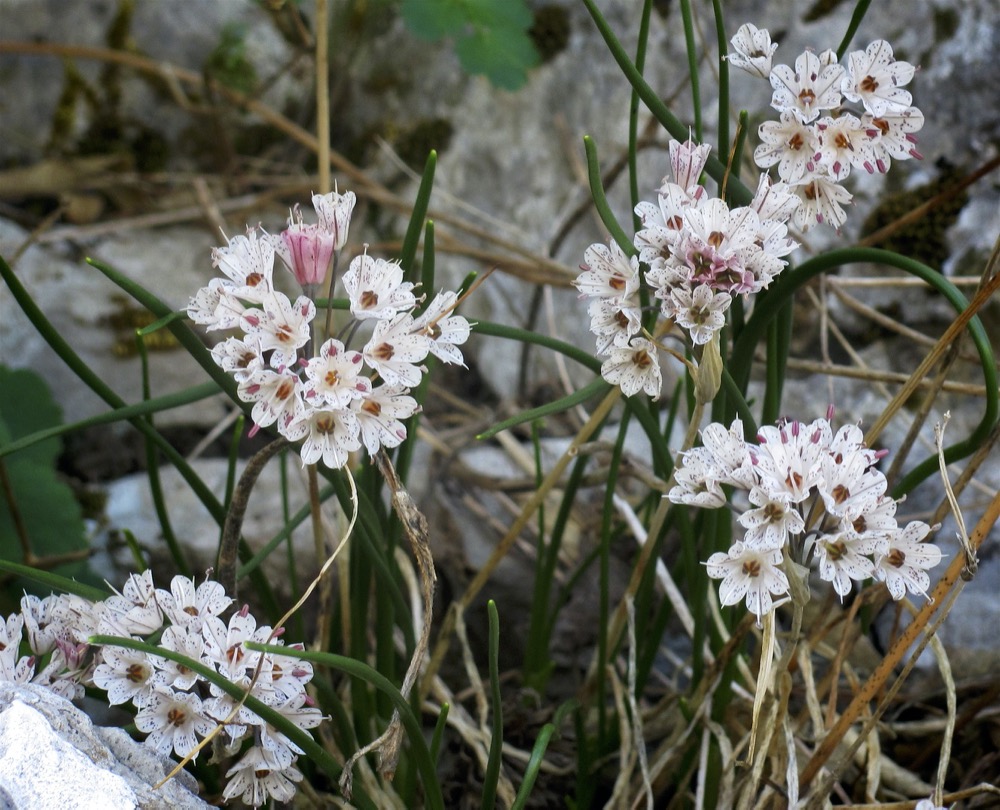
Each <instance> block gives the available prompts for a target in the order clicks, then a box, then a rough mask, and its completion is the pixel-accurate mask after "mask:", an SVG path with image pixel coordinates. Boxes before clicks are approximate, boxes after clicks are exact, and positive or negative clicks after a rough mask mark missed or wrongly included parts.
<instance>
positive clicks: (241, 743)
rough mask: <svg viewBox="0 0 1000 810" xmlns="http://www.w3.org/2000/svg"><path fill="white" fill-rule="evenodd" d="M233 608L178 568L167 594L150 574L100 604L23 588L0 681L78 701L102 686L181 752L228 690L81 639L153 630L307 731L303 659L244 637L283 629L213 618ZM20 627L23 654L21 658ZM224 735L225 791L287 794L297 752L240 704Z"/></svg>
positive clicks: (2, 638)
mask: <svg viewBox="0 0 1000 810" xmlns="http://www.w3.org/2000/svg"><path fill="white" fill-rule="evenodd" d="M231 604H232V599H230V598H229V597H228V596H226V594H225V591H224V589H223V587H222V586H221V585H220V584H219V583H217V582H211V581H206V582H203V583H202V584H201V585H198V586H197V587H195V584H194V582H192V581H191V580H189V579H187V578H185V577H182V576H178V577H174V579H173V581H172V582H171V584H170V590H169V591H166V590H162V589H158V588H154V586H153V579H152V574H151V573H150V572H149V571H146V572H144V573H142V574H133V575H132V576H131V577H129V580H128V582H126V584H125V587H124V588H123V589H122V592H121V593H120V594H115V595H113V596H110V597H109V598H107V599H105V600H103V601H100V602H90V601H88V600H86V599H83V598H81V597H79V596H73V595H67V594H60V595H53V596H49V597H46V598H45V599H39V598H38V597H37V596H25V597H24V598H22V600H21V612H20V613H19V614H18V613H16V614H13V615H11V616H9V617H8V618H7V621H6V622H3V621H0V681H13V682H18V683H26V682H29V681H30V682H33V683H37V684H41V685H44V686H47V687H49V688H50V689H52V690H53V691H55V692H56V693H58V694H60V695H62V696H64V697H66V698H68V699H75V698H79V697H82V696H83V693H84V687H85V686H96V687H97V688H99V689H103V690H104V691H105V692H107V695H108V702H109V703H110V704H111V705H118V704H123V703H129V702H130V703H132V705H133V706H135V707H136V709H137V710H138V711H137V713H136V715H135V726H136V728H137V729H139V731H142V732H144V733H146V734H147V735H148V736H147V737H146V744H147V745H149V746H151V747H152V748H155V749H156V750H157V751H159V752H160V753H161V754H165V755H169V754H170V753H171V752H173V753H174V754H176V755H177V756H178V757H186V756H188V755H189V754H191V753H192V752H193V751H194V749H195V748H196V746H197V745H198V741H199V738H204V737H205V736H207V735H208V734H210V733H211V732H212V731H213V730H214V729H215V728H216V727H217V726H219V725H220V724H222V723H223V722H224V721H225V720H226V719H227V718H228V717H229V716H230V714H232V712H233V709H234V707H235V706H236V702H235V701H234V700H233V698H232V697H230V696H229V695H228V694H226V693H225V692H223V691H222V690H221V689H219V688H218V687H217V686H216V685H215V684H212V683H210V682H208V681H207V680H205V679H204V678H202V677H201V676H200V675H198V674H197V673H195V672H193V671H192V670H190V669H188V668H187V667H184V666H182V665H180V664H177V663H175V662H173V661H170V660H168V659H167V658H163V657H161V656H156V655H147V654H146V653H144V652H140V651H136V650H131V649H126V648H123V647H102V648H95V647H92V646H91V645H90V643H89V639H90V637H91V636H93V635H95V634H99V635H111V636H119V637H126V638H139V639H146V638H149V637H151V636H154V635H159V641H158V646H159V647H160V648H162V649H164V650H171V651H173V652H176V653H180V654H182V655H184V656H186V657H188V658H190V659H192V660H194V661H198V662H199V663H201V664H204V665H205V666H207V667H210V668H211V669H212V670H214V671H215V672H218V673H219V674H220V675H222V676H223V677H225V678H226V679H227V680H229V681H231V682H233V683H235V684H237V685H238V686H240V687H242V688H243V689H249V693H250V695H252V696H253V697H255V698H257V699H259V700H261V701H262V702H264V703H265V704H267V705H268V706H270V707H271V708H273V709H274V710H275V711H277V712H280V713H281V714H282V715H283V716H285V717H287V718H288V719H289V720H291V721H292V722H293V723H294V724H295V725H297V726H298V727H299V728H302V729H309V728H315V727H316V726H317V725H319V723H320V721H321V720H323V715H322V713H321V712H320V710H319V709H316V708H313V707H311V706H310V703H311V699H310V698H309V696H308V695H307V694H306V691H305V686H306V684H307V683H308V682H309V681H310V680H311V679H312V675H313V670H312V665H311V664H309V663H307V662H305V661H301V660H299V659H298V658H296V657H295V656H294V655H291V656H283V655H270V654H266V653H258V652H254V651H252V650H249V649H246V647H244V642H246V641H255V642H261V643H265V642H266V643H271V644H281V642H280V641H279V640H271V641H269V639H272V636H278V635H280V632H281V631H280V629H279V630H278V631H277V632H272V630H271V628H270V627H267V626H261V627H258V626H257V622H256V620H255V619H254V617H253V616H251V615H250V614H249V611H248V608H246V607H244V608H243V609H242V610H240V611H239V612H237V613H234V614H233V615H232V616H231V617H230V618H229V620H228V621H223V620H222V618H220V615H221V614H222V613H223V612H224V611H225V610H226V609H227V608H228V607H229V606H230V605H231ZM164 625H166V626H164ZM23 631H26V636H27V638H26V639H25V640H26V642H27V646H28V648H29V649H30V652H31V654H30V655H23V656H22V655H20V648H21V644H22V632H23ZM288 649H289V650H290V651H294V650H301V649H303V647H302V645H300V644H296V645H291V646H290V647H289V648H288ZM258 670H259V673H258ZM255 673H258V674H257V676H256V678H254V675H255ZM224 735H225V741H226V746H225V747H226V753H227V754H228V755H239V756H240V759H239V760H238V761H237V762H236V764H235V765H233V766H232V767H231V768H230V769H229V771H228V772H227V774H226V775H227V776H228V777H230V781H229V783H228V785H227V786H226V788H225V791H224V793H223V798H225V799H227V800H228V799H233V798H235V797H237V796H241V797H242V799H243V801H244V802H246V803H247V804H251V805H253V806H255V807H256V806H260V805H262V804H264V802H266V801H267V800H268V798H273V799H274V800H276V801H282V802H285V801H290V800H291V799H292V797H293V796H294V794H295V785H294V783H295V782H298V781H300V780H301V779H302V774H301V772H300V771H299V770H298V769H297V768H295V767H294V765H295V761H296V759H297V758H298V756H299V755H300V754H301V753H302V751H301V750H300V749H299V748H298V746H296V745H295V744H294V743H293V742H292V741H291V740H289V739H288V738H287V737H285V736H284V735H283V734H281V733H280V732H279V731H277V729H275V728H274V727H272V726H270V725H268V724H267V723H265V722H264V721H263V720H262V719H261V718H260V717H258V716H257V715H256V714H254V713H253V712H251V711H249V710H248V709H246V708H242V707H241V708H240V709H239V710H238V711H237V712H236V714H235V716H234V717H233V718H232V719H231V720H230V721H229V722H228V723H226V724H225V727H224Z"/></svg>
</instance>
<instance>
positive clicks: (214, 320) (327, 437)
mask: <svg viewBox="0 0 1000 810" xmlns="http://www.w3.org/2000/svg"><path fill="white" fill-rule="evenodd" d="M354 202H355V198H354V195H353V194H352V193H350V192H348V193H347V194H337V193H335V192H334V193H331V194H326V195H319V194H317V195H314V196H313V206H314V207H315V209H316V214H317V219H318V222H317V224H305V223H304V222H303V221H302V216H301V214H299V213H298V212H297V211H296V216H295V217H294V218H289V223H288V228H287V229H286V230H285V231H283V232H282V233H280V234H278V235H272V234H267V233H264V232H263V231H260V232H259V233H258V229H256V228H251V229H249V230H248V231H247V234H246V236H236V237H234V238H233V239H230V240H229V243H228V245H226V246H225V247H221V248H216V249H215V250H214V251H213V254H212V258H213V264H214V266H215V267H217V268H219V269H220V270H221V271H222V272H223V273H224V274H225V276H226V278H215V279H213V280H212V281H211V282H209V284H208V286H206V287H203V288H202V289H200V290H199V291H198V293H197V294H196V295H195V296H194V298H192V299H191V303H190V305H189V306H188V310H187V312H188V316H189V317H190V318H191V319H192V320H193V321H194V322H195V323H198V324H201V325H203V326H205V327H206V328H207V329H208V330H220V331H229V330H238V331H239V333H240V334H239V336H231V337H228V338H226V339H225V340H223V341H222V342H221V343H219V344H217V345H216V346H215V348H214V349H212V356H213V358H214V359H215V361H216V363H218V364H219V366H220V367H221V368H223V369H224V370H225V371H227V372H229V373H230V374H232V375H233V377H234V379H235V380H236V382H237V383H238V388H237V394H238V396H239V397H240V399H241V400H243V401H244V402H252V403H254V404H253V410H252V414H251V416H252V418H253V421H254V427H253V429H252V430H253V431H254V432H256V431H257V430H258V429H260V428H261V427H268V426H270V425H274V426H275V429H276V430H277V431H278V432H279V433H280V434H281V435H282V436H284V437H285V438H287V439H288V440H289V441H292V442H297V441H302V447H301V451H300V452H301V455H302V463H303V464H314V463H316V462H318V461H319V460H320V459H322V461H323V463H324V464H325V465H326V466H328V467H331V468H337V467H342V466H344V465H345V464H346V463H347V460H348V456H349V454H350V453H351V452H353V451H355V450H359V449H360V448H361V445H362V444H363V445H364V446H365V449H366V450H367V451H368V453H369V454H371V455H374V454H375V453H377V452H378V450H379V448H380V447H396V446H398V445H399V444H400V442H402V441H403V439H405V438H406V428H405V427H404V425H403V422H402V420H404V419H406V418H408V417H410V416H412V415H413V414H415V413H416V412H417V411H418V409H419V408H418V405H417V402H416V400H415V399H414V398H413V397H411V396H410V395H409V393H410V389H412V388H415V387H416V386H417V385H419V384H420V380H421V378H422V376H423V374H424V372H425V371H426V368H425V367H424V366H422V365H421V364H422V363H423V362H424V361H425V360H426V359H427V357H428V355H434V356H435V357H437V358H439V359H440V360H443V361H444V362H446V363H455V364H459V365H462V364H463V358H462V353H461V351H460V350H459V348H458V346H459V345H460V344H462V343H464V342H465V341H466V340H467V339H468V337H469V333H470V325H469V322H468V321H467V320H466V319H465V318H463V317H462V316H460V315H455V314H454V313H453V311H454V309H455V307H456V306H457V305H458V296H457V294H456V293H454V292H441V293H438V295H437V296H435V297H434V298H433V299H432V300H431V301H430V302H425V299H424V296H419V297H418V296H417V295H416V294H415V292H414V289H415V285H414V284H412V283H411V282H407V281H404V280H403V270H402V268H401V267H400V266H399V264H398V263H394V262H388V261H385V260H384V259H379V258H373V257H371V256H369V255H368V254H367V251H366V252H365V253H363V254H362V255H360V256H357V257H355V258H354V259H353V260H352V261H351V264H350V267H349V269H348V270H347V272H346V273H345V274H344V276H343V278H342V279H340V281H341V283H342V285H343V289H344V292H345V293H346V295H347V297H348V299H349V301H350V312H351V315H352V321H351V323H349V324H345V325H344V327H343V331H342V332H341V335H342V336H343V335H349V336H351V337H352V338H353V337H355V336H356V335H357V334H359V333H361V334H366V335H367V342H366V343H365V344H364V345H363V346H362V347H361V349H360V350H354V349H351V348H349V347H348V346H347V345H345V343H344V342H342V341H341V340H339V339H338V338H336V337H333V336H332V335H325V336H323V339H322V341H320V339H316V340H314V339H313V330H314V327H315V326H316V325H315V324H314V323H313V320H314V318H315V317H316V305H315V303H314V302H313V300H312V296H313V295H314V294H315V292H316V289H317V286H318V285H319V284H320V283H321V282H322V280H323V278H324V277H325V276H326V274H327V271H328V270H329V267H330V265H331V262H332V263H333V266H334V268H336V257H337V252H338V251H339V250H340V249H341V248H342V247H343V245H344V242H345V241H346V239H347V234H348V229H349V227H350V218H351V213H352V211H353V208H354ZM275 256H277V257H279V258H280V259H281V261H282V263H283V264H284V266H285V267H286V268H288V269H289V270H290V271H291V272H292V273H293V274H294V276H295V278H296V280H297V281H298V282H299V283H300V284H301V285H302V287H303V290H304V292H305V293H306V294H304V295H300V296H299V297H298V298H297V299H296V300H295V301H294V302H293V301H291V300H290V299H289V298H288V296H286V295H285V294H284V293H282V292H280V291H279V290H277V289H275V286H274V283H273V269H274V259H275ZM331 289H332V286H331ZM424 304H426V306H423V305H424ZM421 306H423V309H422V310H421V309H420V307H421ZM364 324H370V325H373V326H372V327H371V329H370V331H367V332H364V331H361V330H359V327H361V326H362V325H364ZM317 344H318V349H317V350H316V351H315V352H313V351H312V349H313V347H314V346H316V345H317Z"/></svg>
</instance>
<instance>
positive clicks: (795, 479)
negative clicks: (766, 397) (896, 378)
mask: <svg viewBox="0 0 1000 810" xmlns="http://www.w3.org/2000/svg"><path fill="white" fill-rule="evenodd" d="M831 416H832V414H829V415H828V416H827V417H826V418H821V419H816V420H815V421H814V422H812V423H811V424H808V425H807V424H804V423H802V422H782V423H780V424H779V425H778V426H776V427H774V426H768V427H762V428H761V429H760V432H759V433H758V434H757V443H756V444H754V443H752V442H747V441H745V440H744V437H743V425H742V423H741V422H740V421H739V420H736V421H735V422H733V424H732V426H731V427H730V428H729V429H728V430H727V429H726V427H725V426H724V425H721V424H718V423H713V424H710V425H708V426H707V427H706V428H705V429H704V430H703V431H702V432H701V437H702V446H701V447H697V448H694V449H692V450H689V451H688V452H687V453H685V454H684V463H683V466H681V467H680V468H679V469H678V470H677V473H676V482H677V483H676V486H675V487H674V488H673V489H671V490H670V492H669V494H668V497H669V498H670V500H671V501H673V502H674V503H684V504H689V505H692V506H701V507H709V508H716V507H720V506H724V505H726V502H727V499H726V495H725V493H724V491H723V489H722V487H723V486H731V487H734V488H735V489H737V490H744V491H746V492H747V493H748V495H747V500H748V503H746V504H745V505H744V508H743V509H742V512H741V514H740V515H739V517H738V521H739V524H740V525H741V526H742V527H743V529H744V533H743V537H742V539H740V540H739V541H737V542H735V543H734V544H733V545H732V547H731V548H730V549H729V551H728V552H719V553H716V554H713V555H712V556H711V557H709V559H708V574H709V576H711V577H713V578H715V579H721V580H722V584H721V585H720V586H719V599H720V600H721V602H722V604H723V605H733V604H736V603H737V602H739V601H740V600H742V599H744V598H745V599H746V605H747V608H748V609H749V610H750V611H752V612H753V613H755V614H756V615H757V618H758V623H759V622H760V618H761V617H762V616H764V615H765V614H767V613H770V612H771V610H772V609H773V608H774V606H775V598H776V597H777V598H779V599H780V598H781V597H784V596H786V595H788V593H789V581H788V576H787V571H788V566H787V564H788V563H789V562H798V563H801V564H808V563H809V562H810V561H811V560H812V559H813V558H815V559H816V560H817V561H818V568H819V575H820V577H821V578H822V579H823V580H825V581H827V582H830V583H832V585H833V588H834V590H835V591H836V592H837V593H838V594H839V595H840V597H841V599H843V597H844V596H846V595H847V594H848V593H850V591H851V587H852V582H853V581H855V580H857V581H862V580H866V579H870V578H874V579H877V580H880V581H882V582H884V583H885V584H886V586H887V587H888V589H889V593H891V594H892V597H893V599H902V598H903V596H904V595H905V594H906V591H907V590H909V591H911V592H913V593H920V594H923V595H924V596H926V595H927V589H928V588H929V586H930V578H929V577H928V575H927V571H926V569H928V568H931V567H933V566H935V565H937V564H938V562H940V560H941V551H940V549H939V548H938V547H937V546H935V545H933V544H931V543H925V542H922V541H923V540H924V538H926V537H927V535H928V534H929V533H930V532H931V531H932V527H930V526H928V525H927V524H926V523H922V522H920V521H912V522H910V523H908V524H907V525H906V526H905V527H900V526H899V525H897V523H896V517H895V515H896V505H897V502H896V501H895V500H893V499H892V498H891V497H889V496H887V495H886V479H885V476H884V475H883V474H882V473H881V472H880V471H879V470H878V469H876V467H875V465H876V463H877V462H878V460H879V459H880V458H882V457H883V456H884V455H885V453H884V452H883V451H874V450H871V449H869V448H867V447H866V446H865V444H864V441H863V436H862V433H861V430H860V428H858V426H857V425H845V426H843V427H841V428H840V429H839V430H838V431H837V432H836V433H834V432H833V428H832V427H831V425H830V417H831Z"/></svg>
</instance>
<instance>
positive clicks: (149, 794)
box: [0, 683, 209, 810]
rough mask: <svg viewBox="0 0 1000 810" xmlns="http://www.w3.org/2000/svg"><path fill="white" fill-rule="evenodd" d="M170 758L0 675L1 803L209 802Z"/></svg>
mask: <svg viewBox="0 0 1000 810" xmlns="http://www.w3.org/2000/svg"><path fill="white" fill-rule="evenodd" d="M172 768H173V762H172V761H171V760H170V759H168V758H166V757H161V756H160V755H159V754H157V753H156V752H155V751H153V750H152V749H150V748H147V747H145V746H144V745H142V744H141V743H137V742H135V741H134V740H133V739H131V738H130V737H129V736H128V735H127V734H126V733H125V732H124V731H122V730H121V729H119V728H100V727H97V726H95V725H94V724H93V723H92V722H91V720H90V718H89V717H87V715H85V714H84V713H83V712H82V711H80V710H79V709H77V708H76V707H75V706H74V705H73V704H72V703H70V702H69V701H68V700H66V699H65V698H62V697H60V696H59V695H57V694H55V693H54V692H52V691H51V690H49V689H47V688H45V687H43V686H36V685H34V684H12V683H0V807H2V808H5V810H6V808H16V810H47V809H48V808H52V807H59V808H65V809H66V810H132V809H133V808H135V809H136V810H140V809H141V810H156V808H163V807H172V808H191V810H194V808H200V807H208V806H209V805H207V804H206V803H205V802H204V801H202V800H201V799H200V798H198V796H197V795H196V794H195V793H193V792H192V791H194V790H196V787H197V786H196V784H195V780H194V779H193V778H192V777H191V776H190V775H189V774H187V773H186V772H181V773H180V774H178V776H177V777H175V778H174V779H171V780H170V781H169V782H167V783H166V784H165V785H163V787H161V788H159V789H157V790H154V789H153V785H155V784H156V783H158V782H160V781H161V780H162V779H163V778H164V777H165V776H166V775H167V774H168V773H170V771H171V770H172Z"/></svg>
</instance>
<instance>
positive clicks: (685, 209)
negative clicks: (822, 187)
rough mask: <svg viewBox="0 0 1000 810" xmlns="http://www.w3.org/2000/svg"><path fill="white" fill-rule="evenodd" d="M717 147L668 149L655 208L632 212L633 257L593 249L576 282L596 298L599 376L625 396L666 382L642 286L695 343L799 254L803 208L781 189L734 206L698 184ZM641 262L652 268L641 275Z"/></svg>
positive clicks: (767, 187) (613, 249) (655, 390)
mask: <svg viewBox="0 0 1000 810" xmlns="http://www.w3.org/2000/svg"><path fill="white" fill-rule="evenodd" d="M709 152H710V148H709V147H708V146H705V145H698V144H695V143H693V142H692V141H687V142H686V143H680V142H678V141H671V142H670V167H671V174H670V175H668V176H667V177H665V178H664V179H663V182H662V184H661V186H660V188H659V193H658V203H657V204H656V205H654V204H653V203H650V202H641V203H639V204H638V205H637V206H636V209H635V213H636V214H637V215H638V217H639V219H640V220H641V222H642V226H643V227H642V229H641V230H639V231H638V232H637V233H636V234H635V238H634V248H635V251H636V253H635V255H632V256H631V257H629V256H627V255H626V254H625V252H624V251H623V250H622V249H621V248H620V247H619V246H618V245H617V244H615V243H614V242H612V243H611V245H610V246H606V245H600V244H597V245H591V246H590V247H589V248H588V249H587V251H586V253H585V254H584V264H583V265H582V266H581V270H582V271H583V272H582V273H581V274H580V275H579V276H578V277H577V279H576V282H575V283H576V287H577V289H579V290H580V293H581V296H582V297H588V298H590V299H592V300H591V303H590V307H589V312H590V329H591V331H592V332H593V333H594V334H595V335H597V351H598V353H599V354H605V355H607V356H608V359H607V360H606V361H605V362H604V364H603V366H602V368H601V374H602V375H603V376H604V378H605V379H606V380H607V381H608V382H610V383H612V384H613V385H620V386H621V389H622V392H623V393H624V394H625V395H626V396H631V395H633V394H635V393H637V392H638V391H640V390H642V391H645V392H646V393H647V394H649V395H651V396H653V397H656V396H658V395H659V393H660V387H661V385H662V380H661V376H660V365H659V362H658V360H657V355H656V347H655V345H654V344H653V342H652V341H651V340H649V339H648V337H643V336H642V322H641V321H642V319H641V315H642V312H641V308H640V300H641V296H640V286H641V284H642V282H643V280H645V283H646V285H648V288H649V289H650V290H651V291H652V294H653V296H654V297H655V298H656V299H657V300H658V302H659V309H660V314H661V315H662V316H663V317H664V318H666V319H668V320H670V321H673V322H675V323H677V324H679V325H680V326H681V327H683V328H684V329H685V330H686V331H687V332H688V334H689V335H690V337H691V341H692V342H693V343H694V344H695V345H703V344H706V343H709V342H711V341H712V340H713V338H714V336H715V335H716V334H717V333H718V332H719V330H720V329H722V327H723V325H724V324H725V313H726V310H728V309H729V306H730V304H731V303H732V300H733V296H735V295H738V294H744V295H749V294H752V293H756V292H759V291H760V290H762V289H764V288H765V287H767V286H768V285H769V284H770V283H771V281H772V280H773V279H774V277H775V276H776V275H778V273H780V272H781V271H782V270H783V269H784V267H785V265H786V264H787V262H786V261H785V259H784V258H783V257H784V256H787V255H788V254H789V253H791V251H792V250H794V248H795V247H796V243H795V241H794V240H792V239H791V238H789V236H788V228H787V226H786V224H785V223H786V222H787V220H788V218H789V216H790V215H791V213H792V211H793V210H795V208H796V207H797V206H798V205H799V200H798V198H797V197H796V196H795V195H794V194H792V193H790V192H789V190H788V189H787V187H786V185H785V184H784V183H781V182H778V183H772V182H771V180H770V178H769V177H768V176H767V175H762V176H761V178H760V182H759V183H758V186H757V191H756V194H755V195H754V198H753V200H752V201H751V203H750V205H747V206H740V207H736V208H730V207H729V206H728V205H727V204H726V203H725V201H723V200H721V199H719V198H717V197H712V196H710V195H709V193H708V192H707V190H706V189H705V187H704V186H702V185H701V184H700V183H699V182H698V181H699V178H700V176H701V173H702V171H703V170H704V168H705V163H706V162H707V160H708V155H709ZM640 262H642V263H644V264H645V265H647V266H648V267H649V269H648V271H646V273H645V274H644V275H643V274H642V273H641V271H640Z"/></svg>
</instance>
